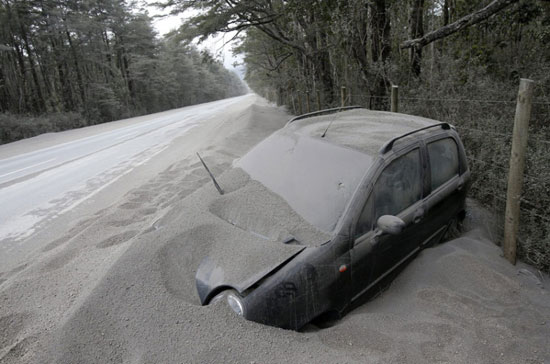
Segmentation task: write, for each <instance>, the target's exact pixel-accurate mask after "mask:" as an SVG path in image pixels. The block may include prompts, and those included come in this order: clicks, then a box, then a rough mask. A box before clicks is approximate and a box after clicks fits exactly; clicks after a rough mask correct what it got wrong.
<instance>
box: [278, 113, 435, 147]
mask: <svg viewBox="0 0 550 364" xmlns="http://www.w3.org/2000/svg"><path fill="white" fill-rule="evenodd" d="M438 123H440V122H438V121H436V120H432V119H427V118H423V117H419V116H413V115H406V114H399V113H392V112H386V111H374V110H368V109H362V108H357V109H352V110H344V111H340V112H336V113H332V114H328V115H319V116H311V117H306V118H302V119H299V120H295V121H291V122H289V124H287V126H286V127H285V128H284V129H286V132H289V133H296V134H299V135H302V136H308V137H311V138H314V139H319V140H324V141H326V142H328V143H331V144H335V145H339V146H343V147H347V148H351V149H355V150H357V151H360V152H362V153H364V154H368V155H370V156H372V157H375V156H376V155H378V154H379V152H380V149H381V148H382V146H383V145H384V144H385V143H387V142H388V141H390V140H391V139H393V138H396V137H398V136H401V135H403V134H405V133H409V132H411V131H414V130H417V129H420V128H424V127H427V126H431V125H434V124H438ZM329 124H330V126H329ZM327 127H328V130H327V132H326V134H325V136H324V137H322V135H323V133H324V131H325V130H326V129H327ZM428 132H429V131H424V132H421V133H420V135H421V134H425V133H428ZM417 135H418V134H416V133H415V134H414V135H413V136H410V137H407V138H404V139H403V140H402V141H401V142H404V141H406V140H407V139H409V140H410V139H411V138H416V137H417Z"/></svg>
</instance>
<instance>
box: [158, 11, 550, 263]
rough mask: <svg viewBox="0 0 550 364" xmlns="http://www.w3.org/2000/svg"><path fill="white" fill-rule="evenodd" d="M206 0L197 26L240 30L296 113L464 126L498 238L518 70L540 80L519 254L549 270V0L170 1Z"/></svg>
mask: <svg viewBox="0 0 550 364" xmlns="http://www.w3.org/2000/svg"><path fill="white" fill-rule="evenodd" d="M167 5H172V6H173V7H172V8H173V9H174V10H184V9H187V8H193V7H195V8H202V9H203V10H204V9H206V10H207V11H206V12H203V13H202V14H200V15H198V16H196V17H195V18H193V19H191V20H190V21H189V25H190V26H189V28H191V29H194V30H195V31H196V33H195V34H196V35H198V36H203V37H204V36H207V35H209V34H212V33H215V32H227V31H231V30H236V31H239V32H240V44H239V45H238V47H237V48H238V50H239V51H241V52H243V53H244V54H245V58H244V60H245V63H246V66H247V73H246V80H247V82H248V84H249V85H250V87H251V88H252V89H253V90H255V91H256V92H257V93H259V94H261V95H264V96H265V97H268V98H269V99H271V100H272V101H276V102H277V103H279V104H284V105H286V106H287V107H288V108H289V110H291V111H293V112H294V113H297V114H298V113H301V112H306V111H308V110H311V111H313V110H315V109H317V108H318V107H323V108H324V107H331V106H332V107H334V106H337V105H340V104H341V87H345V88H346V93H345V102H346V103H347V104H348V105H349V104H359V105H363V106H367V107H369V108H372V109H381V110H388V109H389V94H390V89H391V86H392V85H398V86H399V90H400V97H399V99H400V111H401V112H405V113H410V114H414V115H420V116H427V117H431V118H434V119H439V120H443V121H448V122H451V123H452V124H454V125H456V126H457V127H458V129H459V131H460V133H461V135H462V137H463V139H464V141H465V144H466V148H467V150H468V153H469V159H470V160H469V162H470V168H471V169H472V175H473V183H472V186H471V190H470V191H471V192H470V194H471V196H472V197H474V198H476V199H478V200H480V201H481V202H483V203H484V204H485V205H486V206H488V207H490V208H491V209H492V210H493V211H494V212H495V213H496V216H497V220H496V222H495V228H496V231H497V233H498V236H499V237H498V238H497V240H498V239H499V238H502V226H503V222H504V218H503V214H504V206H505V199H506V187H507V177H508V166H509V158H510V146H511V139H512V138H511V135H512V128H513V121H514V110H515V100H516V96H517V90H518V85H519V78H520V77H522V78H530V79H532V80H534V81H535V82H536V87H535V99H534V104H533V113H532V118H531V124H530V125H531V128H530V136H529V150H528V155H527V164H526V165H527V168H526V171H525V182H524V189H523V190H524V194H523V196H522V202H521V203H522V205H521V206H522V215H521V220H522V222H521V227H520V237H519V244H520V245H519V256H520V258H522V259H524V260H525V261H527V262H528V263H530V264H533V265H534V266H536V267H537V268H539V269H542V270H546V271H548V270H550V210H548V206H550V186H549V182H548V181H549V177H550V160H549V158H550V96H549V95H550V76H549V72H548V71H549V70H550V2H548V1H542V0H409V1H395V0H339V1H325V0H312V1H301V0H290V1H257V0H254V1H252V0H242V1H217V0H211V1H206V2H196V1H188V0H175V1H170V2H167Z"/></svg>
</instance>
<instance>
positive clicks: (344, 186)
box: [196, 108, 470, 330]
mask: <svg viewBox="0 0 550 364" xmlns="http://www.w3.org/2000/svg"><path fill="white" fill-rule="evenodd" d="M235 168H241V169H242V170H244V171H245V172H246V174H248V175H249V178H250V179H251V180H254V181H257V182H259V183H260V184H261V185H262V186H263V187H265V191H266V193H267V192H269V193H272V194H274V195H276V197H277V198H279V199H281V198H282V200H284V201H285V203H286V204H288V206H290V208H291V209H292V211H294V212H295V214H294V215H293V216H294V218H292V219H290V220H295V221H285V222H284V223H282V224H281V223H280V220H281V219H283V220H284V217H281V216H278V215H277V213H278V209H279V208H278V206H279V205H277V204H276V203H264V206H261V209H260V210H258V211H259V212H254V213H248V214H247V211H242V210H243V209H241V211H235V212H233V215H231V213H229V215H231V216H233V217H231V218H230V217H226V218H225V220H226V221H227V222H228V226H229V225H230V227H231V228H232V229H239V230H241V233H242V232H243V230H246V232H247V236H250V237H251V241H252V240H254V239H256V240H255V241H256V242H257V243H250V244H248V243H247V244H248V245H246V246H247V248H244V249H227V250H224V251H223V252H216V251H213V252H211V255H210V256H208V257H207V258H205V259H204V260H203V262H202V263H201V265H200V266H199V268H198V271H197V274H196V285H197V290H198V294H199V298H200V301H201V303H202V304H203V305H205V304H209V303H211V302H212V301H213V300H214V299H216V298H219V297H226V298H227V302H228V303H229V305H230V306H231V308H232V309H233V310H234V311H235V312H237V313H238V314H239V315H242V316H244V317H245V318H246V319H248V320H252V321H256V322H259V323H263V324H267V325H272V326H278V327H282V328H289V329H295V330H297V329H299V328H301V327H302V326H304V325H305V324H306V323H308V322H310V321H311V320H313V319H315V318H317V317H319V316H320V315H323V314H328V313H330V314H332V313H336V314H340V313H342V312H344V310H345V309H346V308H348V307H349V305H350V304H351V303H352V302H354V301H355V300H357V299H358V298H359V297H360V296H361V295H363V294H364V293H365V292H367V291H368V290H369V288H371V287H373V286H374V285H376V284H377V283H378V282H379V281H380V280H381V279H383V278H384V277H385V276H386V275H388V274H389V273H390V272H392V271H394V270H395V269H396V268H397V267H399V266H400V265H401V264H402V263H403V262H405V261H407V260H408V258H410V257H412V256H413V255H414V254H415V253H417V252H418V251H419V250H420V249H422V248H424V247H427V246H429V245H431V244H433V243H437V242H439V241H440V240H441V239H442V237H443V236H444V235H445V233H446V231H447V229H448V228H449V227H450V226H452V224H454V223H456V221H457V220H459V219H461V218H462V217H463V216H464V206H465V197H466V185H467V182H468V180H469V175H470V172H469V169H468V165H467V162H466V156H465V153H464V147H463V145H462V142H461V141H460V138H459V136H458V134H457V132H456V131H455V129H454V128H453V127H452V126H450V125H449V124H447V123H440V122H436V121H434V120H429V119H425V118H420V117H415V116H410V115H404V114H397V113H389V112H380V111H369V110H365V109H359V108H355V109H351V110H340V112H337V113H331V114H324V115H319V114H318V113H312V114H308V115H306V117H303V116H302V117H298V118H295V119H293V120H291V121H290V122H289V123H288V124H287V125H286V126H285V127H284V128H283V129H281V130H279V131H277V132H275V133H274V134H272V135H271V136H270V137H268V138H267V139H265V140H264V141H262V142H261V143H259V144H258V145H257V146H255V147H254V148H253V149H252V150H251V151H250V152H249V153H248V154H246V155H245V156H244V157H242V158H241V159H240V160H239V161H238V162H236V163H235ZM224 198H225V196H224ZM227 198H230V197H227ZM239 198H240V199H246V200H249V199H254V198H256V197H255V196H254V194H252V193H248V194H244V195H241V196H240V197H239ZM268 200H269V199H268ZM250 206H255V205H250ZM270 213H272V214H273V216H274V217H273V220H272V221H273V223H272V224H270V223H269V222H268V223H267V224H266V223H264V224H263V227H262V224H259V223H256V222H255V221H254V220H255V219H256V215H261V214H268V215H267V216H270V215H269V214H270ZM243 214H244V215H246V216H245V217H243V216H244V215H243ZM226 215H227V214H226ZM229 215H228V216H229ZM258 219H259V217H258ZM264 220H265V216H264ZM268 220H269V218H268ZM287 220H288V219H287ZM298 220H300V221H298ZM265 225H268V226H265ZM279 226H285V229H286V230H285V233H284V234H288V236H285V235H284V234H279V235H277V234H276V232H277V231H275V234H273V230H277V229H279ZM262 229H264V230H265V229H268V230H270V232H267V233H264V232H263V231H261V230H262ZM274 236H275V238H273V237H274ZM243 266H244V267H243ZM251 267H254V268H253V269H246V268H251Z"/></svg>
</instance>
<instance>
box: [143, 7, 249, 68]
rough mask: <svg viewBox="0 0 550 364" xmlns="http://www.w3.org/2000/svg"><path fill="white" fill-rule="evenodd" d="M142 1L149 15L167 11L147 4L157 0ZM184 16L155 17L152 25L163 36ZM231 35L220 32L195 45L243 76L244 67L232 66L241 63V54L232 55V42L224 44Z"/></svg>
mask: <svg viewBox="0 0 550 364" xmlns="http://www.w3.org/2000/svg"><path fill="white" fill-rule="evenodd" d="M143 1H144V3H145V4H146V5H147V10H148V11H149V15H151V16H154V15H163V14H166V13H168V12H167V11H166V12H163V11H161V10H159V9H158V8H156V7H153V6H150V5H148V4H152V3H154V2H156V1H158V0H143ZM185 17H186V15H185V14H180V15H167V16H165V17H162V18H155V19H154V20H153V25H154V26H155V29H156V30H157V32H158V33H159V35H160V36H163V35H165V34H166V33H168V32H170V31H172V30H174V29H177V28H178V27H179V26H180V25H181V23H182V22H183V20H184V19H185ZM232 36H233V34H231V33H227V34H224V33H220V34H219V35H218V36H216V37H210V38H209V39H207V40H206V41H204V42H202V43H201V44H198V45H197V46H198V47H199V48H200V49H207V50H209V51H210V53H212V54H213V55H214V56H215V57H216V58H217V59H219V60H220V61H222V62H223V65H224V66H225V68H227V69H229V70H232V71H235V72H236V73H237V74H238V75H239V77H241V78H243V77H244V67H242V66H239V67H237V68H235V67H234V66H233V63H235V62H238V63H242V56H241V55H237V56H233V53H232V51H231V48H232V43H228V44H225V45H224V43H225V42H226V41H228V40H229V39H231V37H232Z"/></svg>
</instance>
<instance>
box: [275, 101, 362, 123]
mask: <svg viewBox="0 0 550 364" xmlns="http://www.w3.org/2000/svg"><path fill="white" fill-rule="evenodd" d="M352 109H364V107H363V106H359V105H354V106H342V107H335V108H332V109H324V110H319V111H314V112H309V113H307V114H302V115H298V116H295V117H293V118H292V119H290V120H289V121H288V122H287V123H286V125H285V126H287V125H289V124H290V123H292V122H294V121H296V120H301V119H305V118H310V117H312V116H318V115H325V114H332V113H336V112H340V111H344V110H352Z"/></svg>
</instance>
